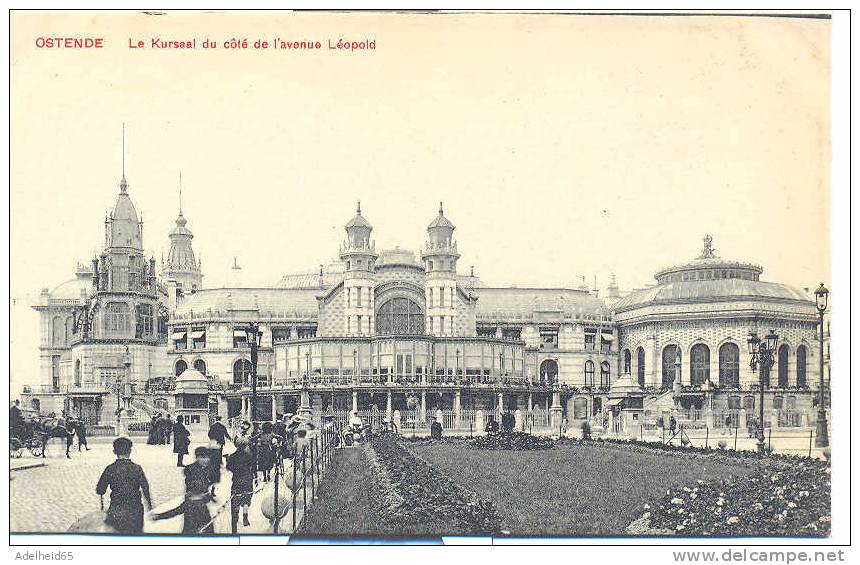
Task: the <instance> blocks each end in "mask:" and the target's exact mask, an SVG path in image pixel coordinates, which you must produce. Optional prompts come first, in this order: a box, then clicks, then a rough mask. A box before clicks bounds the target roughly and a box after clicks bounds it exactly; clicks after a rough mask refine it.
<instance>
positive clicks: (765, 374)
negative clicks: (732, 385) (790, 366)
mask: <svg viewBox="0 0 860 565" xmlns="http://www.w3.org/2000/svg"><path fill="white" fill-rule="evenodd" d="M778 340H779V336H778V335H776V334H775V333H774V331H773V330H770V333H769V334H767V335H766V336H765V338H764V340H762V339H760V338H759V337H758V334H756V332H750V334H749V338H748V339H747V345H748V346H749V354H750V369H752V372H753V373H755V372H756V370H757V369H758V370H759V380H758V386H759V400H758V426H757V427H758V435H757V438H756V439H758V452H759V453H764V452H765V450H764V388H765V385H766V384H767V383H768V382H770V369H771V367H773V356H774V354H775V353H776V342H777V341H778Z"/></svg>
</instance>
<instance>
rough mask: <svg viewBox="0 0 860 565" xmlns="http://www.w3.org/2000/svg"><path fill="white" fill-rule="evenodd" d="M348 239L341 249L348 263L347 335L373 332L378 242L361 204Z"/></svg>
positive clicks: (370, 333)
mask: <svg viewBox="0 0 860 565" xmlns="http://www.w3.org/2000/svg"><path fill="white" fill-rule="evenodd" d="M345 229H346V237H347V239H346V241H344V242H343V244H342V245H341V248H340V259H341V261H343V263H344V266H345V268H346V269H345V271H344V277H343V288H344V293H346V307H345V308H344V316H345V317H346V320H345V327H346V333H347V335H373V333H374V331H375V324H374V319H373V318H374V316H373V313H374V301H373V287H374V284H375V280H374V271H375V269H376V259H377V255H376V244H375V243H374V242H372V241H371V240H370V233H371V232H372V231H373V226H371V225H370V222H368V221H367V220H366V219H365V218H364V216H362V215H361V202H359V203H358V205H357V207H356V211H355V217H354V218H353V219H351V220H350V221H349V223H348V224H346V227H345Z"/></svg>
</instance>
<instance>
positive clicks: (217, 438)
mask: <svg viewBox="0 0 860 565" xmlns="http://www.w3.org/2000/svg"><path fill="white" fill-rule="evenodd" d="M229 435H230V433H229V432H228V431H227V428H226V427H225V426H224V424H222V423H221V416H215V421H214V422H212V425H211V426H209V439H210V440H212V441H213V442H215V443H216V444H217V445H218V452H219V453H218V458H219V460H220V458H221V453H222V452H223V450H224V444H225V443H226V442H227V437H228V436H229Z"/></svg>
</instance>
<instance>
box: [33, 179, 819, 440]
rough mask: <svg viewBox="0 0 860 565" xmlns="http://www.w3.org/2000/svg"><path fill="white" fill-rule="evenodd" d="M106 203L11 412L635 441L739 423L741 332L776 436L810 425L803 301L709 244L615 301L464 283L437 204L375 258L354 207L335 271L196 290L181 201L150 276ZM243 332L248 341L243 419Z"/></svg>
mask: <svg viewBox="0 0 860 565" xmlns="http://www.w3.org/2000/svg"><path fill="white" fill-rule="evenodd" d="M119 188H120V190H119V194H118V195H117V197H116V202H115V204H114V206H113V209H112V210H111V212H110V213H109V214H108V216H107V217H106V218H105V226H104V229H105V240H104V247H103V251H102V252H101V253H100V254H99V255H98V256H97V257H95V258H93V260H92V265H91V266H84V265H80V264H79V265H78V267H77V269H76V273H75V277H74V278H73V279H71V280H70V281H67V282H65V283H63V284H61V285H59V286H57V287H55V288H54V289H53V290H52V291H49V290H47V289H45V290H43V292H42V294H41V295H40V299H39V303H38V304H36V305H34V308H35V309H36V310H38V311H39V312H40V315H41V342H40V347H39V349H40V361H41V363H40V369H39V370H40V377H41V385H40V386H39V387H34V388H32V389H30V390H28V391H26V392H25V394H23V395H22V397H23V398H24V399H25V407H27V408H30V409H33V410H35V411H37V412H41V413H43V414H48V413H51V412H54V413H59V412H61V411H63V410H65V411H67V412H70V413H72V414H76V415H78V416H80V417H82V418H84V419H86V420H87V421H89V422H90V423H91V424H94V423H102V424H111V423H113V422H114V421H115V420H117V415H116V413H115V406H120V407H123V408H124V409H126V411H127V415H128V417H132V416H131V414H132V413H136V416H134V417H139V418H141V419H142V420H144V421H145V420H148V418H149V416H150V414H152V413H153V412H155V411H171V412H173V413H174V414H175V413H176V412H175V411H176V410H177V409H178V408H182V407H181V406H178V405H177V403H176V398H175V394H174V393H175V391H176V388H177V382H179V384H180V385H182V383H183V382H184V381H183V380H182V379H179V380H178V381H177V378H178V377H180V376H181V375H183V374H186V375H198V374H199V375H202V376H203V378H205V381H206V388H207V390H208V392H207V396H208V398H207V402H206V406H207V407H208V410H209V411H210V412H211V413H216V412H217V413H220V414H221V415H222V416H224V417H227V418H252V417H255V418H256V419H257V420H269V419H272V418H273V417H274V416H275V415H276V414H277V413H290V412H293V413H295V412H297V411H298V409H299V407H300V406H299V404H300V402H302V401H304V402H306V403H307V404H306V405H304V406H302V408H303V409H309V410H311V412H312V414H314V415H315V417H319V416H320V415H321V414H340V416H345V414H346V413H347V412H348V411H351V410H359V411H360V412H363V413H364V414H365V415H366V416H367V417H372V418H374V417H380V416H381V417H385V416H388V417H394V416H395V415H399V416H400V417H401V418H402V420H401V423H402V424H403V426H405V427H407V428H408V427H412V428H415V429H426V428H427V426H428V424H429V422H430V421H431V420H432V418H433V417H441V418H442V424H443V426H444V427H445V428H446V429H451V428H458V427H459V428H460V429H461V430H462V429H466V430H468V429H469V427H472V428H475V427H477V428H480V429H482V428H483V426H484V424H485V423H486V421H487V419H488V418H489V417H491V416H494V417H496V418H498V417H500V416H501V413H502V412H503V411H512V412H515V413H518V414H519V420H518V421H519V422H520V424H519V425H521V426H523V427H525V426H526V425H528V426H529V428H530V429H544V430H549V429H550V428H552V429H558V428H557V426H559V425H560V424H561V422H562V421H563V419H564V418H566V419H567V421H568V423H569V425H571V426H574V425H576V424H577V421H584V420H591V421H592V423H593V424H594V425H595V426H597V427H598V428H599V427H602V426H606V425H611V426H615V429H616V430H617V431H622V428H623V427H624V426H623V425H622V424H623V423H624V421H625V420H624V418H617V417H616V416H619V415H624V414H625V413H626V414H629V415H631V416H632V414H633V412H635V413H636V418H631V422H630V423H632V424H636V425H639V424H642V425H651V423H652V421H653V420H654V419H655V418H656V417H657V416H658V415H660V414H664V413H665V412H666V411H672V413H673V414H676V415H677V416H678V417H679V418H681V419H682V420H683V419H684V418H686V419H688V420H691V421H698V422H699V423H702V422H710V424H709V425H717V426H721V425H723V424H724V423H725V422H726V418H728V419H729V420H730V421H731V423H734V424H735V425H738V424H742V422H741V420H742V417H743V415H744V413H745V412H746V413H747V414H752V410H753V409H754V408H755V407H756V406H757V402H758V399H757V395H756V394H755V389H756V386H757V382H758V377H757V375H754V374H753V373H752V372H751V370H750V369H749V362H748V358H749V356H748V354H747V353H746V340H747V335H748V334H749V332H750V331H757V332H758V333H759V335H764V334H765V333H767V332H768V331H770V330H771V329H772V330H774V331H775V332H776V333H777V334H778V335H779V345H778V353H777V362H776V364H775V366H774V368H773V370H772V372H771V375H770V383H769V385H768V387H767V398H766V408H767V410H768V411H769V412H768V413H769V414H771V415H772V420H773V422H772V423H773V424H774V425H792V426H798V425H808V423H809V420H808V414H811V413H812V407H813V406H814V405H813V402H814V398H813V396H814V395H813V394H812V390H814V389H816V388H817V383H818V363H817V361H818V357H817V355H818V347H817V341H816V336H817V334H816V331H817V322H818V316H817V312H816V309H815V304H814V302H813V301H812V299H811V297H810V296H809V295H808V293H807V292H805V291H801V290H798V289H794V288H791V287H789V286H786V285H783V284H778V283H774V282H767V281H763V280H761V275H762V273H763V269H762V268H761V267H760V266H758V265H752V264H748V263H743V262H738V261H731V260H725V259H722V258H720V257H718V256H717V255H716V254H715V253H714V249H713V246H712V241H711V238H710V237H709V236H708V237H706V238H705V246H704V249H703V251H702V253H701V255H700V256H699V257H697V258H696V259H694V260H693V261H690V262H688V263H684V264H682V265H678V266H675V267H671V268H668V269H663V270H661V271H659V272H658V273H656V275H655V278H656V284H655V285H654V286H651V287H648V288H644V289H639V290H635V291H633V292H630V293H628V294H627V295H624V294H623V293H622V292H621V291H620V289H619V287H618V285H617V283H616V281H615V278H614V276H613V278H612V281H611V284H610V286H609V289H608V292H607V293H606V295H605V296H604V297H602V298H601V297H599V296H598V293H597V291H596V290H592V289H589V288H588V285H587V284H586V283H585V280H584V278H583V280H582V281H579V284H575V285H570V286H568V287H564V288H561V287H548V288H522V287H516V286H488V285H486V284H484V283H483V282H482V281H481V279H480V278H479V277H477V276H476V275H475V271H474V268H471V269H470V270H469V272H468V274H466V273H463V272H462V270H461V269H460V268H459V260H460V257H461V255H460V251H459V249H458V242H457V241H455V239H454V232H455V230H456V228H455V224H454V222H453V221H452V220H451V218H449V217H448V216H447V215H446V214H445V211H444V210H443V208H442V205H441V203H440V205H439V208H438V211H437V212H436V214H435V216H433V217H432V218H431V221H430V222H429V224H428V225H427V227H426V242H425V244H424V245H423V247H422V248H421V249H420V250H417V252H416V251H414V250H410V249H402V248H399V247H395V248H393V249H382V250H379V251H377V249H376V244H375V242H374V241H373V239H372V238H371V235H372V234H373V230H374V227H373V225H372V224H371V222H370V221H369V219H368V218H367V217H366V216H365V215H364V213H363V212H362V210H361V206H360V205H359V206H358V207H357V209H356V211H355V214H354V215H353V216H352V218H351V219H350V220H349V221H348V222H347V223H346V225H345V226H344V229H345V236H346V237H345V239H344V241H343V243H342V244H341V246H340V249H339V250H337V251H338V255H337V259H336V260H334V261H333V262H329V263H327V264H323V265H320V267H319V270H318V271H317V270H313V271H304V272H298V273H289V274H286V275H284V276H283V277H282V278H281V279H280V281H278V283H277V284H275V285H273V286H271V287H265V288H248V287H243V286H241V285H239V284H236V285H234V286H231V287H229V288H204V287H203V273H202V269H201V263H200V260H199V259H198V258H197V257H196V255H195V253H194V250H193V248H192V239H193V234H192V232H191V230H190V229H189V227H188V221H187V219H186V218H185V216H184V214H183V211H182V205H181V196H180V207H179V214H178V216H177V218H176V221H175V227H173V229H172V230H171V231H170V233H169V234H168V241H169V246H170V249H169V251H168V253H167V257H166V260H163V261H162V265H161V271H160V273H156V269H155V260H154V259H153V258H147V257H146V256H145V255H144V251H143V249H144V247H143V222H142V220H141V218H140V217H139V216H138V213H137V210H136V209H135V206H134V204H133V203H132V201H131V197H130V196H129V193H128V184H127V183H126V180H125V175H124V174H123V178H122V180H121V182H120V186H119ZM180 190H181V188H180ZM332 251H335V250H332ZM234 270H238V265H235V266H234ZM595 286H596V285H595ZM250 323H256V324H259V327H260V328H261V329H262V332H263V333H262V336H263V337H262V342H261V345H260V349H259V355H258V361H259V362H258V365H257V367H256V369H257V385H258V386H257V391H256V399H257V402H256V412H255V414H252V411H251V404H252V398H253V397H254V395H253V393H252V390H253V387H252V383H251V374H252V365H251V360H250V359H251V355H250V348H249V344H248V342H247V341H246V333H245V328H246V327H247V326H248V325H249V324H250ZM190 371H194V372H190ZM196 380H197V381H198V382H199V383H202V382H203V380H202V379H201V378H199V377H197V378H196ZM180 388H181V386H180ZM197 408H199V407H196V408H195V409H197ZM625 410H626V412H625ZM201 423H202V422H201ZM117 425H119V424H118V423H117ZM634 427H635V426H634ZM628 431H629V430H628Z"/></svg>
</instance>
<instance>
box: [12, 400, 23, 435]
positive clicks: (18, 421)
mask: <svg viewBox="0 0 860 565" xmlns="http://www.w3.org/2000/svg"><path fill="white" fill-rule="evenodd" d="M23 436H24V416H23V415H22V414H21V401H20V400H18V399H17V398H16V399H15V402H13V403H12V406H10V407H9V437H17V438H18V439H25V438H24V437H23Z"/></svg>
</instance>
